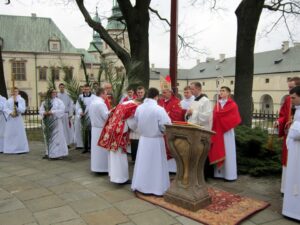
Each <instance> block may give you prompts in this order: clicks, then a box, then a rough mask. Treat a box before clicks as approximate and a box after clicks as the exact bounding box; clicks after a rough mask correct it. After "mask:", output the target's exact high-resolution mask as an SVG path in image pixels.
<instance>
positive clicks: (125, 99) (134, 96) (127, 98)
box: [121, 95, 137, 103]
mask: <svg viewBox="0 0 300 225" xmlns="http://www.w3.org/2000/svg"><path fill="white" fill-rule="evenodd" d="M136 98H137V96H136V95H133V96H132V98H131V99H129V97H128V96H126V97H125V98H123V99H122V102H121V103H123V102H127V101H129V100H133V99H136Z"/></svg>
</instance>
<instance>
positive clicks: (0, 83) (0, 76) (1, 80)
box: [0, 47, 7, 98]
mask: <svg viewBox="0 0 300 225" xmlns="http://www.w3.org/2000/svg"><path fill="white" fill-rule="evenodd" d="M0 95H2V96H4V97H5V98H7V89H6V84H5V77H4V69H3V59H2V49H1V47H0Z"/></svg>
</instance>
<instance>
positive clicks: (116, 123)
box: [98, 103, 138, 153]
mask: <svg viewBox="0 0 300 225" xmlns="http://www.w3.org/2000/svg"><path fill="white" fill-rule="evenodd" d="M137 106H138V105H137V104H136V103H128V104H119V105H118V106H117V107H115V108H114V109H113V110H112V113H111V114H110V116H109V117H108V119H107V121H106V123H105V126H104V128H103V130H102V133H101V135H100V138H99V141H98V145H99V146H101V147H103V148H105V149H107V150H112V151H117V150H118V148H121V149H122V151H123V152H125V153H126V152H127V146H128V143H129V132H125V133H123V130H124V126H125V121H126V119H128V118H130V117H132V116H133V115H134V113H135V110H136V108H137Z"/></svg>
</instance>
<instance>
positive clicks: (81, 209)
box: [69, 197, 112, 214]
mask: <svg viewBox="0 0 300 225" xmlns="http://www.w3.org/2000/svg"><path fill="white" fill-rule="evenodd" d="M69 205H70V206H71V207H72V208H73V209H74V210H75V211H76V212H78V213H79V214H83V213H87V212H93V211H100V210H102V209H106V208H110V207H112V205H111V204H109V203H108V202H107V201H105V200H104V199H101V198H99V197H93V198H88V199H82V200H80V201H74V202H71V203H69Z"/></svg>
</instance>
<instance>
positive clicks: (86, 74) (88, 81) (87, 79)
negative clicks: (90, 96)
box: [81, 56, 92, 87]
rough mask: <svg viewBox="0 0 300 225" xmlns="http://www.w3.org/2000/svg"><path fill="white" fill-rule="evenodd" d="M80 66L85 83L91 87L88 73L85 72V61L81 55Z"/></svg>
mask: <svg viewBox="0 0 300 225" xmlns="http://www.w3.org/2000/svg"><path fill="white" fill-rule="evenodd" d="M81 66H82V68H83V72H84V78H85V83H86V84H88V85H89V86H90V87H91V86H92V82H91V80H90V76H89V74H88V73H87V70H86V66H85V62H84V57H83V56H82V57H81Z"/></svg>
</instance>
